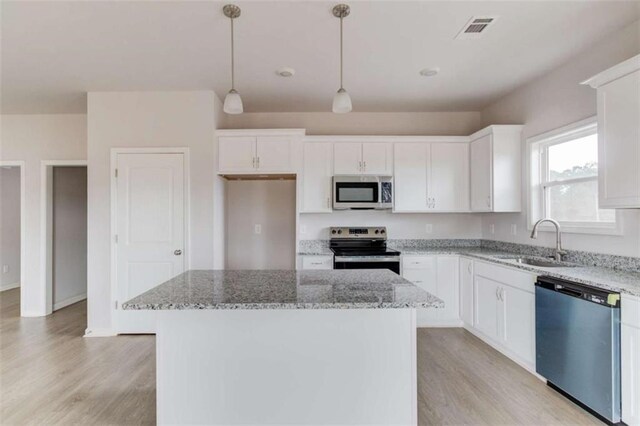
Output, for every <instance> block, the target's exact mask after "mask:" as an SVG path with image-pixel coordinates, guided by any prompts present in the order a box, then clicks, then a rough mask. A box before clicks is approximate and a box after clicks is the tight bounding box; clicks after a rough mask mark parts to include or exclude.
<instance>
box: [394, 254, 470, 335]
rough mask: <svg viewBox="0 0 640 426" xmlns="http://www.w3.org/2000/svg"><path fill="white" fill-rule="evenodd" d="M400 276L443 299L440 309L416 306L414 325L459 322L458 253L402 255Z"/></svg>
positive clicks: (444, 324)
mask: <svg viewBox="0 0 640 426" xmlns="http://www.w3.org/2000/svg"><path fill="white" fill-rule="evenodd" d="M402 276H403V277H404V278H406V279H407V280H409V281H411V282H412V283H414V284H415V285H417V286H418V287H420V288H422V289H424V290H425V291H427V292H429V293H431V294H433V295H435V296H437V297H439V298H440V299H442V300H443V301H444V304H445V307H444V308H443V309H433V308H430V309H418V311H417V314H416V321H417V324H418V327H428V326H441V327H447V326H448V327H450V326H459V325H460V314H459V310H458V256H411V255H405V256H403V259H402Z"/></svg>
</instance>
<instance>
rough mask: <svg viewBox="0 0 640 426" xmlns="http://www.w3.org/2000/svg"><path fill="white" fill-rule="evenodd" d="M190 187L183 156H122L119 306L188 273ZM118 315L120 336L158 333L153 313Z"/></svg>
mask: <svg viewBox="0 0 640 426" xmlns="http://www.w3.org/2000/svg"><path fill="white" fill-rule="evenodd" d="M184 185H185V178H184V155H183V154H180V153H176V154H173V153H170V154H146V153H143V154H118V156H117V187H116V191H117V195H116V215H117V217H116V234H117V243H116V253H117V255H116V256H117V272H116V276H117V278H116V279H117V301H118V306H119V305H121V304H122V303H123V302H126V301H127V300H129V299H131V298H132V297H135V296H138V295H139V294H142V293H144V292H145V291H147V290H149V289H151V288H153V287H155V286H157V285H158V284H161V283H162V282H164V281H166V280H168V279H170V278H172V277H174V276H176V275H178V274H180V273H181V272H183V271H184V269H185V249H186V247H185V246H184V243H185V188H184ZM116 312H117V317H118V318H117V331H118V332H119V333H151V332H154V331H155V315H154V314H155V313H154V312H153V311H123V310H121V309H119V308H118V309H116Z"/></svg>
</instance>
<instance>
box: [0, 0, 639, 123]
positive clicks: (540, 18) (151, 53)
mask: <svg viewBox="0 0 640 426" xmlns="http://www.w3.org/2000/svg"><path fill="white" fill-rule="evenodd" d="M335 3H337V2H336V1H333V2H325V1H313V2H305V1H276V2H271V1H253V2H244V1H240V2H237V4H238V5H239V6H240V7H241V8H242V16H241V17H240V18H239V19H238V20H237V21H236V70H237V74H236V86H237V89H238V91H239V92H240V93H241V95H242V98H243V101H244V104H245V111H249V112H250V111H329V110H330V108H331V100H332V97H333V93H335V91H336V90H337V88H338V86H339V83H338V46H339V45H338V40H339V36H338V34H339V33H338V30H339V24H338V22H339V21H338V20H337V19H336V18H334V17H333V16H332V14H331V8H332V7H333V5H334V4H335ZM223 4H224V2H217V1H194V2H192V1H131V2H128V1H103V2H97V1H69V2H66V1H64V2H63V1H48V2H30V1H15V2H14V1H3V2H2V10H1V12H2V16H1V19H2V21H1V24H2V30H1V31H2V33H1V36H2V46H1V47H2V58H1V59H2V65H1V70H2V76H1V78H2V80H1V82H2V111H3V112H5V113H64V112H84V111H85V110H86V95H85V94H86V92H88V91H112V90H203V89H205V90H206V89H213V90H215V92H216V93H217V94H218V95H219V96H220V97H221V98H222V97H224V94H225V93H226V92H227V90H228V89H229V79H230V71H229V51H230V48H229V21H228V19H227V18H225V17H224V15H223V14H222V10H221V9H222V5H223ZM350 5H351V16H349V17H348V18H346V19H345V23H344V25H345V29H344V31H345V88H346V89H347V90H348V91H349V92H350V93H351V96H352V98H353V104H354V111H456V110H457V111H462V110H478V109H479V108H481V107H482V106H484V105H486V104H488V103H489V102H491V101H492V100H495V99H497V98H499V97H500V96H502V95H504V94H505V93H507V92H508V91H510V90H513V89H514V88H516V87H517V86H519V85H521V84H523V83H525V82H527V81H529V80H531V79H533V78H535V77H537V76H539V75H541V74H543V73H544V72H546V71H548V70H550V69H552V68H554V67H555V66H558V65H559V64H561V63H562V62H564V61H566V60H568V59H569V58H570V57H571V56H573V55H574V54H576V53H577V52H578V51H580V50H583V49H586V48H588V46H589V45H590V44H592V43H593V42H594V41H596V40H599V39H601V38H603V37H604V36H606V35H607V34H609V33H611V32H613V31H615V30H617V29H620V28H622V27H624V26H626V25H629V24H631V23H633V22H634V21H636V20H638V19H639V18H640V2H639V1H625V2H618V1H503V2H488V1H435V2H434V1H411V2H399V1H352V2H350ZM474 15H498V16H499V19H498V20H497V22H496V23H495V24H494V26H493V27H492V28H490V29H489V30H488V31H487V34H485V35H484V37H483V38H480V39H475V40H454V37H455V35H456V34H457V33H458V31H459V30H460V29H461V28H462V27H463V25H464V24H465V23H466V22H467V21H468V20H469V19H470V18H471V17H472V16H474ZM285 65H287V66H291V67H293V68H295V69H296V71H297V73H296V75H295V76H294V77H292V78H288V79H285V78H282V77H278V76H277V75H276V73H275V71H276V70H277V69H278V68H279V67H281V66H285ZM432 66H436V67H440V68H441V73H440V75H438V76H437V77H434V78H425V77H421V76H420V75H419V74H418V72H419V70H420V69H422V68H425V67H432Z"/></svg>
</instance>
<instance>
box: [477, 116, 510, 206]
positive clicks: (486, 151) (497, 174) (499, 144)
mask: <svg viewBox="0 0 640 426" xmlns="http://www.w3.org/2000/svg"><path fill="white" fill-rule="evenodd" d="M521 133H522V126H519V125H497V126H489V127H487V128H486V129H483V130H480V131H479V132H476V133H474V134H473V135H471V137H470V139H471V146H470V156H469V158H470V163H471V164H470V176H471V211H474V212H519V211H520V210H521V201H522V200H521V163H522V158H521V143H522V142H521Z"/></svg>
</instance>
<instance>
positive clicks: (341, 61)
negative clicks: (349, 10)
mask: <svg viewBox="0 0 640 426" xmlns="http://www.w3.org/2000/svg"><path fill="white" fill-rule="evenodd" d="M343 19H344V18H343V17H342V16H341V17H340V90H342V89H343V87H342V63H343V55H342V20H343Z"/></svg>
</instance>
